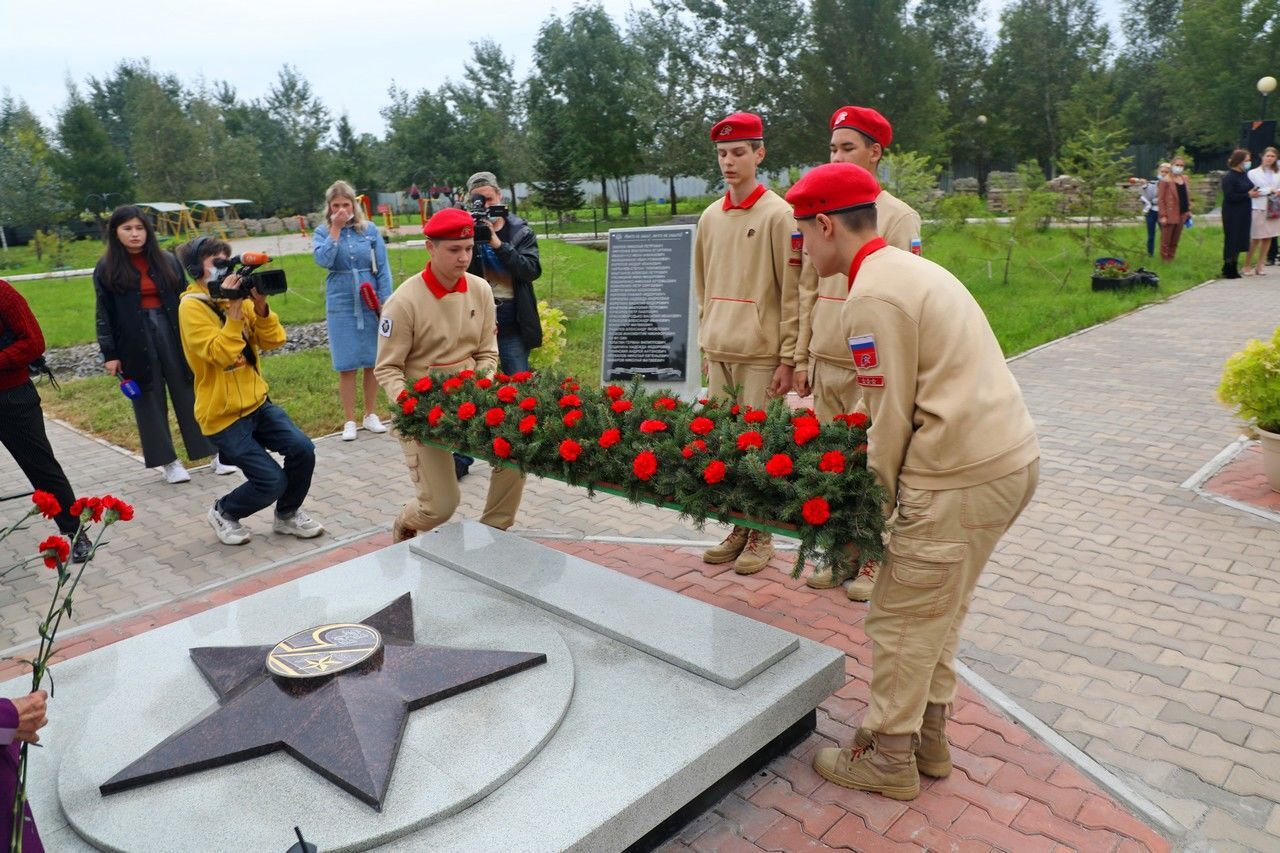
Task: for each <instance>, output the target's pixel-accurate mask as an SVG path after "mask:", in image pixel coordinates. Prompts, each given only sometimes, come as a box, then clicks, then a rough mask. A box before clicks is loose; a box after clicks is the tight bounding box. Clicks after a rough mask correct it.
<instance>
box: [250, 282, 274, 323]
mask: <svg viewBox="0 0 1280 853" xmlns="http://www.w3.org/2000/svg"><path fill="white" fill-rule="evenodd" d="M249 298H250V299H252V300H253V310H254V311H256V312H258V316H259V317H265V316H267V314H269V313H270V312H271V309H270V308H268V307H267V297H265V296H263V295H262V294H261V293H259V292H258V288H256V287H255V288H252V289H250V291H249Z"/></svg>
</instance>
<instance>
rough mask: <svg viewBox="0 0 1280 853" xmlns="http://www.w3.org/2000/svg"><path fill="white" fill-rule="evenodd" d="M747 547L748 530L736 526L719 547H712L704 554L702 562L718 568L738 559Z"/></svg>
mask: <svg viewBox="0 0 1280 853" xmlns="http://www.w3.org/2000/svg"><path fill="white" fill-rule="evenodd" d="M745 547H747V528H745V527H737V526H734V528H733V530H732V531H731V532H730V533H729V535H728V536H726V537H725V538H724V541H723V542H721V543H720V544H719V545H712V546H711V547H710V548H708V549H707V550H705V551H703V552H702V562H704V563H710V564H711V565H713V566H718V565H720V564H721V563H730V562H733V561H734V560H736V559H738V555H739V554H741V553H742V549H743V548H745Z"/></svg>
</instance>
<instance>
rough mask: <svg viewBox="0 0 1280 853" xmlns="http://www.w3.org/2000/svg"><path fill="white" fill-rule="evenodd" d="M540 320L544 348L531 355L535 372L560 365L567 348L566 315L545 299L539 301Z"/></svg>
mask: <svg viewBox="0 0 1280 853" xmlns="http://www.w3.org/2000/svg"><path fill="white" fill-rule="evenodd" d="M538 319H539V320H541V321H542V346H540V347H538V348H537V349H535V350H534V351H533V352H531V353H530V354H529V363H530V364H531V365H532V366H533V369H534V370H546V369H548V368H552V367H555V366H556V365H557V364H559V363H560V356H562V355H563V354H564V347H565V325H564V321H565V315H564V312H563V311H561V310H560V309H559V308H552V307H551V306H550V305H548V304H547V301H546V300H545V299H539V300H538Z"/></svg>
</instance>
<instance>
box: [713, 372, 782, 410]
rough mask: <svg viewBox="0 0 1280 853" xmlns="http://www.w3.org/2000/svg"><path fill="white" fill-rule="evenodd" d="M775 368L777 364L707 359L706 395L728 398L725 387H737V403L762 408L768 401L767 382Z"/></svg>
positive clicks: (715, 397) (716, 398) (771, 379)
mask: <svg viewBox="0 0 1280 853" xmlns="http://www.w3.org/2000/svg"><path fill="white" fill-rule="evenodd" d="M777 369H778V368H777V365H774V366H773V367H770V366H769V365H767V364H738V363H736V362H728V361H708V362H707V395H708V396H709V397H710V398H711V399H712V400H728V399H729V393H728V392H727V391H726V390H725V389H727V388H737V389H739V390H738V403H739V405H743V406H750V407H751V408H753V409H763V408H764V407H765V405H766V404H767V403H768V402H769V384H770V383H771V382H773V372H774V371H775V370H777Z"/></svg>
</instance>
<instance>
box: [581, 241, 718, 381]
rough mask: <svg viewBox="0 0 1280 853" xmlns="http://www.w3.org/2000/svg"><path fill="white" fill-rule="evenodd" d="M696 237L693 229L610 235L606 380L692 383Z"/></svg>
mask: <svg viewBox="0 0 1280 853" xmlns="http://www.w3.org/2000/svg"><path fill="white" fill-rule="evenodd" d="M693 234H694V228H693V226H691V225H681V226H669V227H658V228H625V229H619V230H615V231H610V232H609V265H608V281H607V283H606V286H605V298H604V302H605V311H604V317H605V323H604V325H605V329H604V368H603V379H604V381H606V382H618V381H627V380H630V379H631V378H632V377H634V376H640V377H643V378H644V379H645V380H646V381H649V382H658V383H672V384H680V383H687V382H688V381H689V380H690V373H691V372H693V371H692V370H691V368H690V366H689V364H688V359H689V355H690V353H689V344H690V341H689V328H690V322H689V321H690V312H691V311H694V310H696V309H695V306H694V304H693V287H692V282H693Z"/></svg>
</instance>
